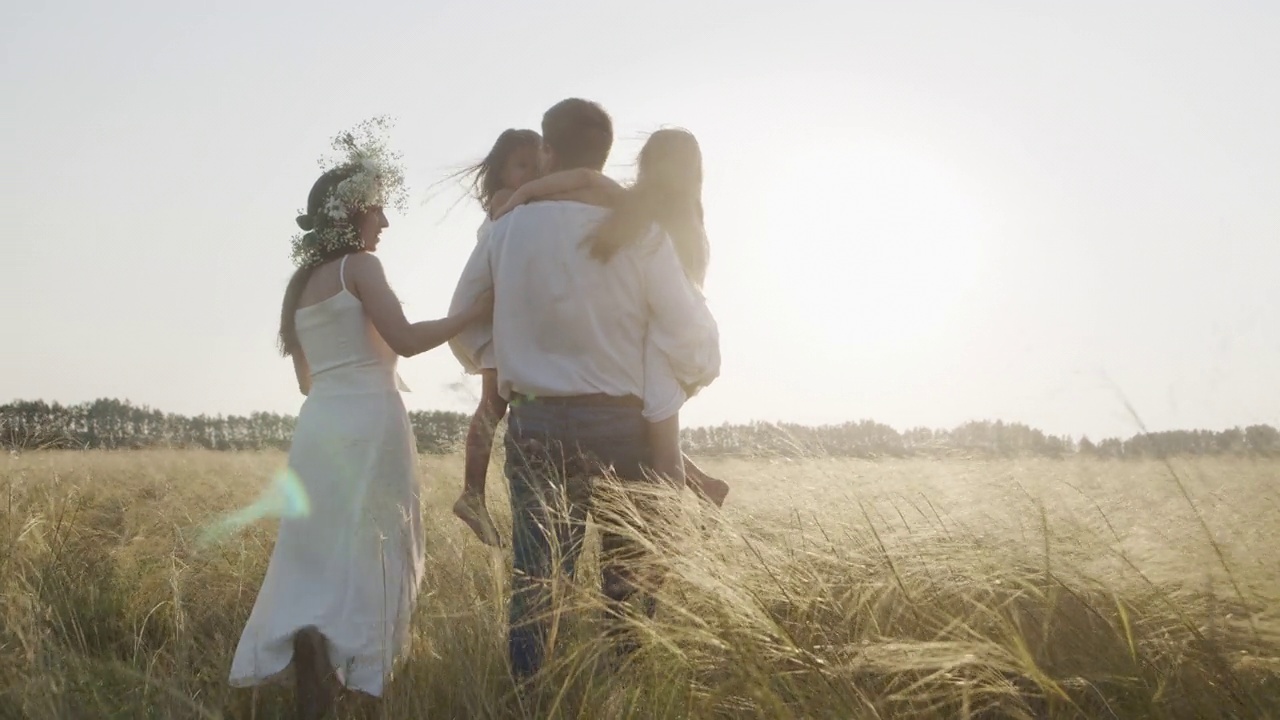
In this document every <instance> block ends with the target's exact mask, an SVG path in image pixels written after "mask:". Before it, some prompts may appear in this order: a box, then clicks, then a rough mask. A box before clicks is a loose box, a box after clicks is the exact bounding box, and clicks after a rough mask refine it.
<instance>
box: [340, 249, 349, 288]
mask: <svg viewBox="0 0 1280 720" xmlns="http://www.w3.org/2000/svg"><path fill="white" fill-rule="evenodd" d="M349 257H351V256H350V255H343V256H342V260H341V261H340V262H339V263H338V282H340V283H342V289H343V290H344V291H345V290H346V289H347V258H349Z"/></svg>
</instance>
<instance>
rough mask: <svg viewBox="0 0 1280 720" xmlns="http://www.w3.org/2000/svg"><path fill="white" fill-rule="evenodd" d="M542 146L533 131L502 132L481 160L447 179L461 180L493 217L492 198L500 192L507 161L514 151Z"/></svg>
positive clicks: (514, 130)
mask: <svg viewBox="0 0 1280 720" xmlns="http://www.w3.org/2000/svg"><path fill="white" fill-rule="evenodd" d="M541 145H542V136H541V135H539V134H538V133H537V132H535V131H533V130H516V129H515V128H509V129H507V130H503V131H502V134H501V135H499V136H498V139H497V140H496V141H494V143H493V147H492V148H491V149H490V150H489V154H488V155H485V156H484V159H483V160H481V161H480V162H478V163H476V164H475V165H471V166H469V167H465V168H463V169H461V170H459V171H458V172H456V173H454V174H453V175H451V176H450V177H453V178H461V179H462V181H463V183H464V184H465V185H466V186H467V187H468V190H469V192H470V194H471V196H472V197H474V198H475V199H476V201H477V202H479V203H480V207H481V208H483V209H484V212H485V214H486V215H492V214H493V211H494V210H495V209H496V208H494V207H493V196H495V195H497V194H498V191H499V190H501V189H502V171H503V170H505V169H506V167H507V160H509V159H511V155H512V154H513V153H515V152H516V151H517V150H520V149H522V148H527V147H532V148H533V149H534V150H537V149H538V148H539V147H540V146H541Z"/></svg>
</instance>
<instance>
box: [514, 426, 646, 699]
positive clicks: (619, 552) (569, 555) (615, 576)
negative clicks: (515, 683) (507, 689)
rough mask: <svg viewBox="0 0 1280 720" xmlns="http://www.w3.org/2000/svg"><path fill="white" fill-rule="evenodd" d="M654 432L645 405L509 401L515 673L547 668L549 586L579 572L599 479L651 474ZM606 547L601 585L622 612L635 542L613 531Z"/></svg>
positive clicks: (612, 607) (630, 590)
mask: <svg viewBox="0 0 1280 720" xmlns="http://www.w3.org/2000/svg"><path fill="white" fill-rule="evenodd" d="M648 431H649V426H648V422H647V421H646V420H645V419H644V417H643V416H642V415H641V410H640V407H639V406H634V407H633V406H630V405H619V404H611V405H570V404H544V403H539V402H536V401H535V402H529V403H521V404H513V405H512V407H511V411H510V414H509V415H508V420H507V436H506V441H505V451H506V476H507V482H508V483H509V484H510V489H511V518H512V532H511V544H512V550H513V554H514V556H515V559H514V577H513V578H512V584H511V607H510V627H509V629H508V644H509V647H508V650H509V653H510V661H511V671H512V674H514V675H515V676H516V677H517V678H525V677H528V676H530V675H532V674H534V673H535V672H537V671H538V669H539V668H540V667H541V666H542V662H543V658H544V654H545V652H546V641H547V630H548V626H549V619H548V615H549V614H550V613H551V612H552V610H553V608H552V594H551V588H550V585H551V583H552V582H553V581H555V580H556V579H563V578H569V577H572V576H573V573H574V569H575V567H576V564H577V559H578V555H579V553H580V552H581V551H582V542H583V535H584V532H585V521H586V516H587V513H588V512H589V511H590V507H591V500H592V488H593V480H594V479H595V478H598V477H600V476H601V475H603V474H604V473H606V472H609V473H610V474H611V476H613V477H616V478H617V479H618V480H619V481H620V482H622V483H647V482H651V479H650V478H651V476H649V475H647V474H646V471H647V469H648V466H649V456H650V453H649V441H648ZM601 551H602V553H601V554H602V557H601V563H600V564H601V575H602V577H601V590H602V592H603V594H604V595H605V602H606V607H607V608H609V610H608V611H607V615H608V616H613V617H615V618H616V617H617V616H619V615H620V614H621V611H622V610H621V608H622V606H623V604H624V603H625V602H626V601H627V600H628V599H629V598H630V597H631V596H632V595H634V594H635V592H636V588H635V583H634V576H633V572H632V571H633V567H631V566H632V565H633V564H634V563H635V560H636V557H637V556H636V553H637V549H636V548H635V546H634V543H629V542H627V541H626V539H625V538H623V537H621V536H620V535H617V534H615V533H611V532H607V531H606V532H604V533H603V535H602V537H601Z"/></svg>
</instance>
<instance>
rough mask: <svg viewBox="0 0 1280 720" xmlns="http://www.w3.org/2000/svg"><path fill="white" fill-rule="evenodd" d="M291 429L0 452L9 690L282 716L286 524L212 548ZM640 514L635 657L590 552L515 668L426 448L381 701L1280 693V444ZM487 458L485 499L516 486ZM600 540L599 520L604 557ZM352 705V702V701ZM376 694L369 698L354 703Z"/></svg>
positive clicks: (780, 465) (814, 468)
mask: <svg viewBox="0 0 1280 720" xmlns="http://www.w3.org/2000/svg"><path fill="white" fill-rule="evenodd" d="M283 461H284V456H283V455H282V454H280V453H277V452H264V453H247V452H246V453H232V452H226V453H216V452H204V451H134V452H61V451H59V452H34V453H26V454H22V455H10V456H9V457H7V458H4V459H0V718H4V719H8V718H41V719H43V718H276V717H288V716H289V714H290V712H291V707H292V706H291V691H290V690H289V689H288V688H286V687H266V688H262V689H259V690H257V691H252V690H241V689H232V688H229V687H228V685H227V683H226V675H227V671H228V668H229V664H230V660H231V656H232V653H233V651H234V649H235V644H236V641H237V639H238V636H239V632H240V630H241V628H242V626H243V623H244V621H245V619H246V618H247V616H248V613H249V610H250V608H251V607H252V604H253V600H254V595H255V590H256V588H257V585H258V583H259V582H260V580H261V578H262V575H263V573H264V572H265V569H266V562H267V558H268V556H269V553H270V550H271V545H272V540H273V537H274V526H273V524H272V522H271V521H270V520H262V521H258V522H256V523H254V524H252V525H250V526H248V527H245V528H243V529H242V530H241V531H239V532H237V533H235V534H233V535H230V536H228V537H225V538H223V539H221V541H220V542H218V543H216V544H214V545H211V546H205V545H201V544H199V543H198V542H197V540H198V538H199V536H200V533H201V531H202V530H203V529H204V528H207V527H208V526H209V525H210V523H212V522H213V521H214V520H215V519H216V518H218V517H219V516H220V515H221V514H222V513H225V512H227V511H230V510H233V509H235V508H237V507H242V506H244V505H245V504H247V503H249V502H251V501H252V500H253V498H254V497H255V496H256V495H257V494H258V493H259V492H260V490H261V489H262V488H263V487H264V486H265V485H266V483H267V482H268V481H269V479H270V478H271V476H272V474H273V473H274V472H275V471H276V470H277V469H278V468H279V467H280V466H281V465H282V463H283ZM705 465H706V468H707V469H708V470H709V471H710V472H712V473H714V474H717V475H719V476H721V477H723V478H725V479H726V480H727V481H729V482H730V483H731V484H732V486H733V491H732V493H731V494H730V495H729V499H728V502H727V503H726V506H725V509H724V510H723V512H720V513H716V512H713V511H710V510H707V509H705V508H704V507H703V506H701V505H700V504H699V503H698V502H697V501H696V500H695V499H693V497H692V496H691V495H690V494H688V493H684V494H683V495H681V496H680V497H678V498H677V497H671V498H669V499H668V505H667V507H668V510H669V511H668V512H665V513H663V515H662V518H661V521H660V522H658V523H656V524H655V526H654V527H651V528H648V529H646V530H645V533H646V537H647V538H648V539H649V541H650V542H651V543H652V547H653V549H654V551H655V553H656V555H657V557H658V558H659V563H660V567H662V568H663V572H664V576H665V578H666V581H665V583H664V584H663V585H662V589H661V591H660V604H659V611H658V613H657V614H656V616H655V617H654V618H652V619H641V620H636V621H635V622H636V623H637V624H638V628H637V629H638V631H639V632H640V633H641V634H642V637H643V639H644V642H643V643H642V646H641V649H640V651H638V652H637V653H636V654H634V655H633V656H631V657H630V658H629V659H628V660H626V662H625V663H624V664H621V665H619V664H617V663H609V662H606V661H605V660H606V659H608V658H611V657H613V655H611V654H610V653H609V652H608V647H607V646H606V645H605V644H604V642H603V641H602V640H600V639H599V637H598V623H597V620H598V618H597V615H596V614H595V613H593V612H592V610H593V604H594V603H595V602H596V600H595V596H594V595H593V593H592V592H591V590H592V580H593V579H594V576H593V574H592V573H591V572H589V570H590V569H591V568H590V566H589V563H588V566H586V567H584V568H583V570H586V572H580V573H579V576H578V580H577V582H576V584H574V585H572V586H570V587H566V588H561V589H560V596H561V599H562V607H563V608H564V613H563V615H562V618H561V620H562V621H561V623H560V626H559V631H558V642H557V645H556V649H555V651H554V654H553V655H552V657H551V659H550V663H549V666H548V668H547V669H546V671H545V672H544V673H543V674H542V675H540V676H539V677H538V678H537V680H536V682H535V683H534V685H533V686H532V687H531V688H530V689H528V691H526V692H516V690H515V688H514V686H513V683H512V681H511V680H510V679H509V677H508V675H507V672H506V669H505V644H504V632H505V620H506V615H505V598H506V587H505V586H506V576H507V572H508V568H509V558H508V557H507V556H506V555H505V554H504V553H502V552H501V551H490V550H488V549H486V548H484V547H483V546H481V545H480V544H479V543H478V542H476V541H475V540H474V539H473V538H472V537H471V536H470V535H469V534H468V533H467V531H466V530H465V528H464V527H463V525H462V524H461V523H460V522H458V521H456V520H455V519H454V518H453V517H452V516H451V515H450V514H449V512H448V509H449V507H450V505H451V504H452V501H453V499H454V497H455V496H456V493H457V491H458V489H459V486H460V473H461V458H460V457H457V456H424V457H423V460H422V466H421V480H422V483H423V487H424V503H425V509H424V512H425V519H426V525H427V543H428V567H427V573H426V577H425V580H424V582H423V586H422V588H423V589H422V596H421V604H420V607H419V609H418V614H417V615H416V617H415V622H414V628H415V632H414V639H413V646H412V649H411V653H410V655H409V657H408V658H407V659H406V661H405V662H404V663H403V665H402V666H401V667H399V668H398V670H397V673H396V675H395V677H394V679H393V681H392V683H391V686H390V688H389V690H388V694H387V696H386V698H385V700H384V702H383V703H382V704H381V706H380V708H378V710H377V712H379V713H382V714H383V716H385V717H389V718H423V717H444V718H512V717H536V718H757V717H758V718H1003V717H1009V718H1020V717H1021V718H1041V717H1046V718H1112V717H1114V718H1148V717H1149V718H1211V717H1237V718H1264V717H1280V560H1278V559H1277V550H1278V548H1280V484H1278V481H1280V462H1274V461H1253V460H1243V459H1218V460H1202V461H1186V462H1182V461H1173V462H1171V463H1161V462H1154V461H1153V462H1145V463H1129V462H1106V461H1096V460H1094V461H1090V460H1064V461H1053V460H1029V461H1012V460H1011V461H977V460H973V461H968V460H949V461H928V460H911V461H884V462H864V461H848V460H836V459H824V458H816V459H808V460H793V461H784V460H767V459H720V460H717V459H707V460H706V461H705ZM497 471H498V467H497V463H495V468H494V473H493V478H492V479H491V482H490V487H491V488H492V489H491V497H490V506H491V507H492V508H493V509H495V510H496V511H497V512H496V515H497V518H496V519H497V520H498V523H499V526H500V527H503V528H505V529H508V530H509V514H508V513H507V512H506V510H505V508H506V498H505V495H504V494H503V493H502V489H501V486H502V482H501V478H500V475H499V474H498V472H497ZM590 553H591V548H588V556H590ZM348 709H350V708H346V707H344V708H343V709H342V712H344V713H345V712H346V711H347V710H348ZM362 710H364V709H362Z"/></svg>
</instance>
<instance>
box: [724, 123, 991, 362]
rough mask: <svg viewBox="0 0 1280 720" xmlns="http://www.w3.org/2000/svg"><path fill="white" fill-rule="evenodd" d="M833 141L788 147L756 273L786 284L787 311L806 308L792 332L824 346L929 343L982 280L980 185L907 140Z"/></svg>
mask: <svg viewBox="0 0 1280 720" xmlns="http://www.w3.org/2000/svg"><path fill="white" fill-rule="evenodd" d="M845 135H848V133H845ZM833 136H834V135H832V134H825V135H824V134H818V135H817V136H816V137H815V140H814V141H813V142H812V144H810V145H809V146H807V147H800V148H791V149H789V150H788V152H787V156H786V157H785V158H782V159H780V160H779V161H778V162H777V163H776V166H775V167H774V168H773V172H771V173H770V174H769V177H770V178H771V181H770V183H769V187H770V190H769V192H768V203H767V205H766V206H765V207H764V208H762V209H761V210H759V211H758V213H759V216H760V217H761V220H762V222H761V225H760V226H759V228H758V230H757V231H756V232H757V233H759V234H760V235H761V236H762V237H763V238H765V239H766V242H767V244H768V245H769V246H770V247H769V248H768V249H767V250H766V251H765V252H763V253H761V254H759V256H758V260H757V262H764V263H767V266H766V267H761V268H758V270H759V271H760V274H761V275H765V276H771V277H774V278H776V280H777V283H778V290H779V292H778V299H777V302H778V303H783V304H786V303H798V304H799V305H798V306H796V305H792V306H791V307H790V309H789V311H788V315H789V316H790V317H791V318H792V320H791V321H789V323H788V326H790V327H796V325H793V324H792V323H793V322H794V323H797V324H798V325H799V326H808V327H809V328H810V329H811V330H812V331H814V332H817V333H820V334H821V336H822V337H823V345H824V346H828V347H829V346H830V345H831V344H836V345H839V344H842V343H852V342H865V341H866V340H868V339H871V338H874V340H875V341H876V342H879V343H893V344H898V345H902V344H907V345H920V344H927V343H928V342H929V341H930V339H931V338H934V337H936V334H937V333H938V332H940V331H941V330H942V329H944V328H945V325H946V322H947V319H948V317H949V316H950V315H951V313H952V312H953V311H954V310H955V309H956V307H957V306H958V305H959V304H961V303H962V302H963V301H964V300H965V297H966V295H967V293H968V292H969V291H970V290H971V289H972V288H973V287H975V285H976V283H977V281H978V278H979V274H980V272H981V270H982V266H983V261H984V246H983V230H984V218H985V216H986V213H984V212H983V209H982V207H981V206H980V203H979V202H978V201H977V200H976V199H975V197H974V193H973V190H972V189H971V188H972V185H973V183H972V182H971V181H967V180H965V179H964V178H962V177H961V173H959V172H958V171H957V169H956V168H953V167H949V166H947V165H946V164H945V163H944V162H942V161H941V160H938V159H935V158H932V157H929V156H928V155H926V154H924V153H922V152H921V151H919V150H915V149H912V146H911V144H910V143H908V142H905V141H902V142H891V141H877V140H875V139H869V140H868V139H858V140H852V139H851V140H846V141H844V142H832V141H831V139H830V138H831V137H833ZM730 311H731V310H730Z"/></svg>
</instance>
